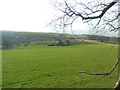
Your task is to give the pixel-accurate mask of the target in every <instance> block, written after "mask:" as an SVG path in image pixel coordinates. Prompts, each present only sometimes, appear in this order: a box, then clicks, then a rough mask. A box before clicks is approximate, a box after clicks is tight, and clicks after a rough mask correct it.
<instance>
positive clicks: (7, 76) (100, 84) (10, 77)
mask: <svg viewBox="0 0 120 90" xmlns="http://www.w3.org/2000/svg"><path fill="white" fill-rule="evenodd" d="M47 43H48V42H47V41H46V42H42V41H39V42H37V41H36V42H31V43H30V44H29V45H28V46H17V47H14V48H12V49H6V50H3V51H2V58H3V61H2V63H3V64H2V65H3V66H2V68H3V72H2V74H3V82H2V84H3V88H113V87H114V85H115V82H116V81H117V76H118V70H117V69H115V71H114V72H113V73H112V74H111V75H109V76H92V75H86V74H82V73H79V72H80V71H86V72H91V73H106V72H108V71H109V70H110V69H111V68H112V67H113V65H114V64H115V62H116V59H117V57H118V46H117V45H115V46H114V47H113V44H107V43H101V42H96V41H89V40H85V41H73V42H71V43H72V45H71V46H47ZM112 47H113V48H112ZM111 48H112V49H111Z"/></svg>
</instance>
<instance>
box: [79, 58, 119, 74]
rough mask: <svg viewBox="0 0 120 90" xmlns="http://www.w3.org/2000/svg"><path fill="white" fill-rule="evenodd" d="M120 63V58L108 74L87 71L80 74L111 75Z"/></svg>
mask: <svg viewBox="0 0 120 90" xmlns="http://www.w3.org/2000/svg"><path fill="white" fill-rule="evenodd" d="M119 61H120V58H119V59H118V60H117V61H116V63H115V65H114V66H113V68H112V69H111V70H110V71H109V72H108V73H88V72H85V71H81V72H79V73H84V74H89V75H110V74H111V73H112V72H113V71H114V70H115V68H116V67H117V65H118V63H119Z"/></svg>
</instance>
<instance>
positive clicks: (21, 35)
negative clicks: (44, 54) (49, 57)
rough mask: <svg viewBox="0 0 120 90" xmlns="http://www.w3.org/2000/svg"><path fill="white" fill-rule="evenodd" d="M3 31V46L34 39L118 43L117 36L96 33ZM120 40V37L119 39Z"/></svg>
mask: <svg viewBox="0 0 120 90" xmlns="http://www.w3.org/2000/svg"><path fill="white" fill-rule="evenodd" d="M1 33H2V46H7V47H9V46H13V45H19V44H23V43H24V44H25V43H26V45H27V44H28V43H29V42H33V41H50V40H54V41H56V40H67V39H69V40H73V39H85V40H95V41H99V42H105V43H117V42H118V38H116V37H105V36H96V35H72V34H60V33H36V32H15V31H1V32H0V34H1ZM119 40H120V39H119Z"/></svg>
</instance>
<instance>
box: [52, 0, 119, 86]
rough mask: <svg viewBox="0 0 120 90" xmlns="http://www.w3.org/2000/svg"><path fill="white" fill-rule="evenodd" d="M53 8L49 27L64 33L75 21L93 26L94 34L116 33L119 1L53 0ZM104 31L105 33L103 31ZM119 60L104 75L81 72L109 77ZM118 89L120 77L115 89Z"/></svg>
mask: <svg viewBox="0 0 120 90" xmlns="http://www.w3.org/2000/svg"><path fill="white" fill-rule="evenodd" d="M53 5H54V7H55V9H56V10H57V12H56V14H57V15H56V19H54V20H52V21H51V23H50V24H51V25H53V26H54V27H55V28H60V29H62V30H63V32H65V28H66V27H70V28H71V30H73V29H72V25H73V23H75V21H76V20H81V21H83V22H84V23H88V24H89V25H91V26H93V30H94V29H96V32H100V31H102V32H103V33H104V32H106V31H114V32H118V30H120V26H119V25H118V24H119V22H120V20H119V19H120V11H119V10H118V6H119V0H56V1H55V0H54V4H53ZM104 30H105V31H104ZM119 61H120V58H118V60H117V62H116V64H115V65H114V67H113V68H112V69H111V71H110V72H108V73H105V74H94V73H87V72H81V73H85V74H90V75H109V74H111V73H112V72H113V70H114V69H115V68H116V66H117V65H118V62H119ZM116 87H117V88H118V87H119V88H120V77H119V79H118V82H117V84H116V86H115V88H116Z"/></svg>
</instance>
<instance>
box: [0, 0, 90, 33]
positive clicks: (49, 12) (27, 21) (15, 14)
mask: <svg viewBox="0 0 120 90" xmlns="http://www.w3.org/2000/svg"><path fill="white" fill-rule="evenodd" d="M49 2H50V0H0V30H14V31H32V32H56V30H54V29H53V28H50V27H46V25H47V24H48V22H49V21H50V20H51V19H52V18H53V17H54V16H53V14H54V9H53V7H52V5H50V3H49ZM78 29H79V30H80V31H79V32H78V31H77V30H78ZM75 32H78V33H80V34H85V33H88V32H89V30H88V29H87V27H86V25H85V24H83V23H82V22H81V23H80V25H79V26H78V25H77V28H76V31H75Z"/></svg>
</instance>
